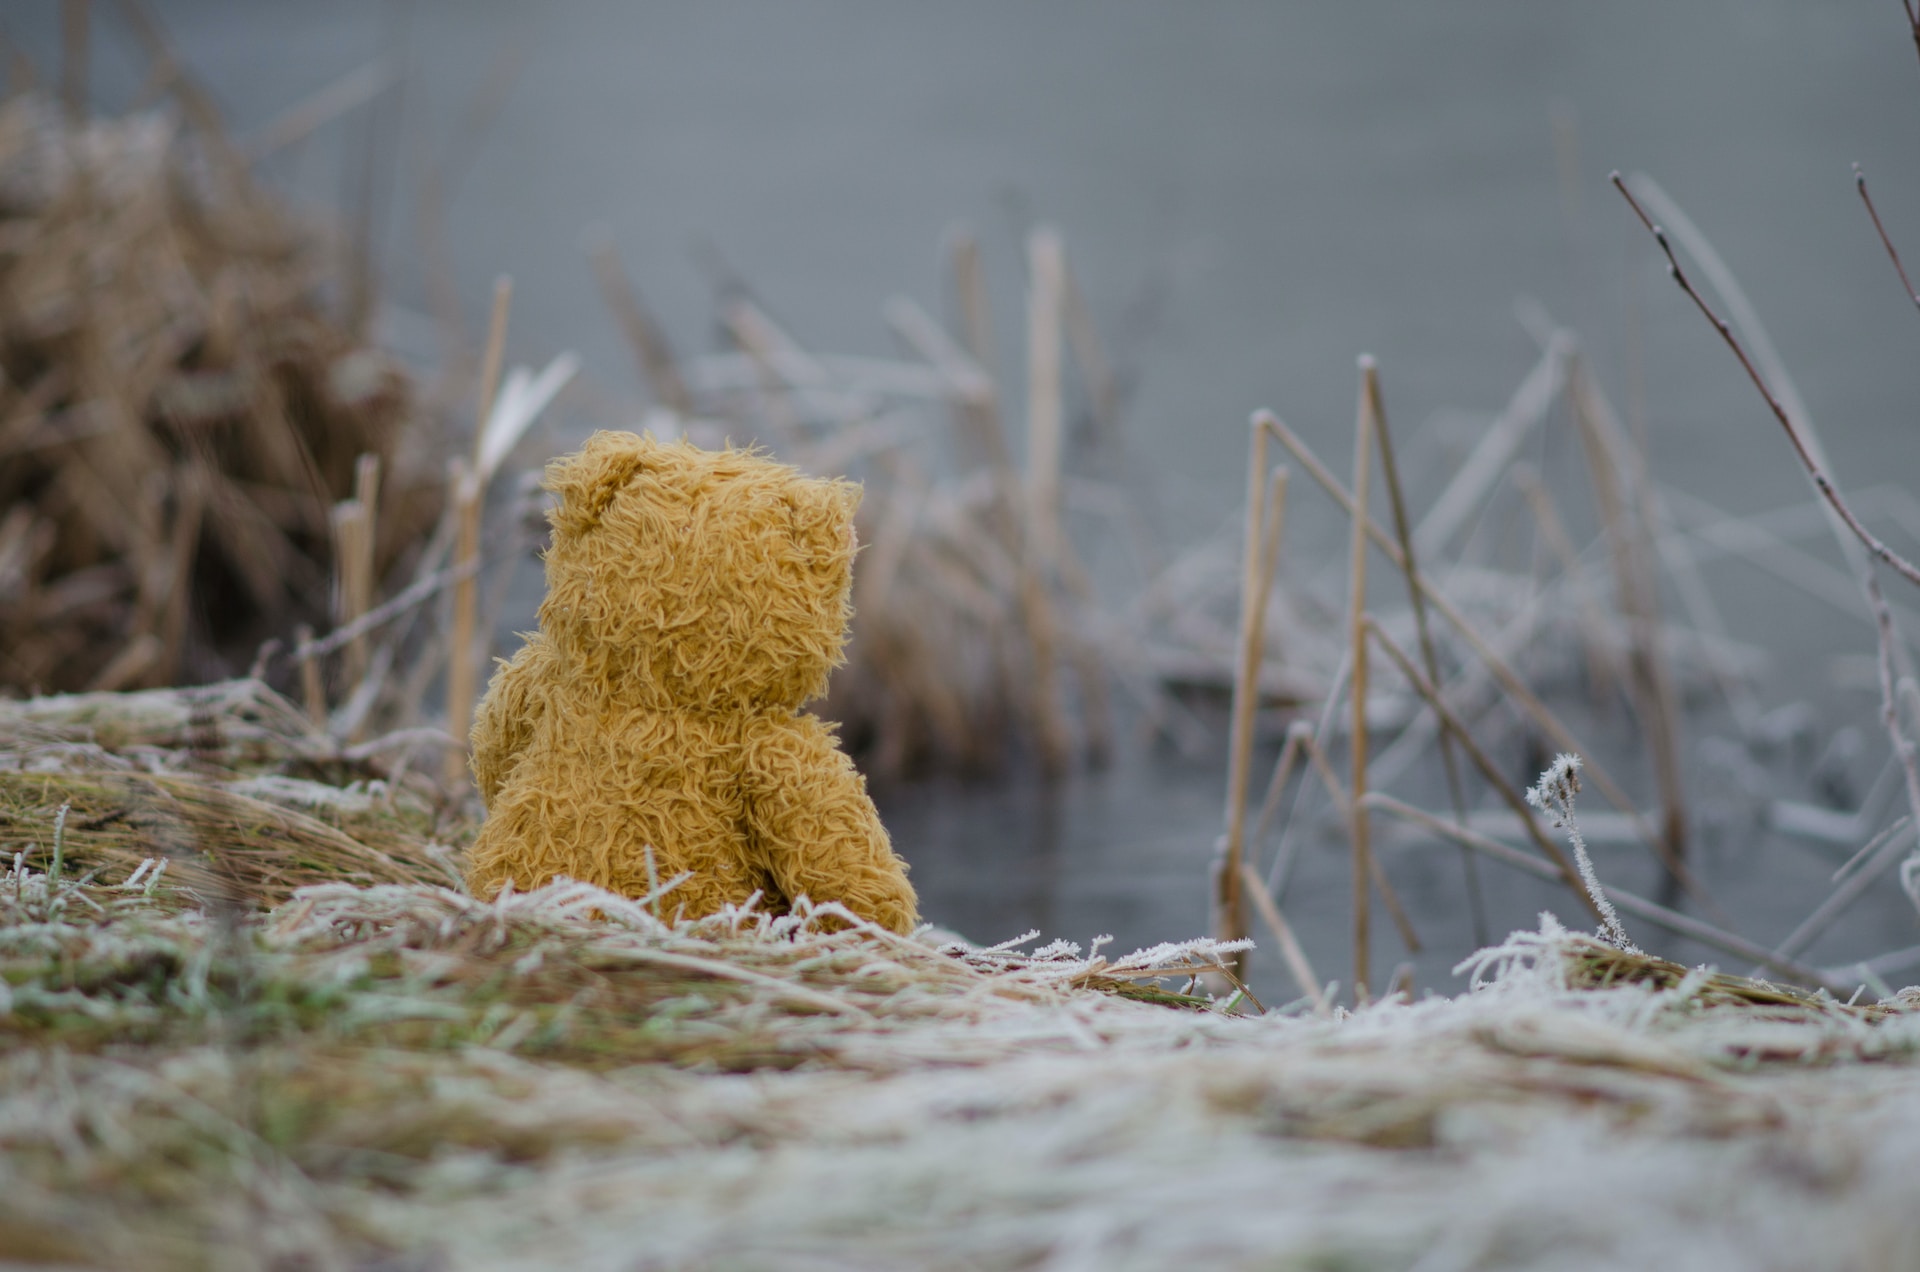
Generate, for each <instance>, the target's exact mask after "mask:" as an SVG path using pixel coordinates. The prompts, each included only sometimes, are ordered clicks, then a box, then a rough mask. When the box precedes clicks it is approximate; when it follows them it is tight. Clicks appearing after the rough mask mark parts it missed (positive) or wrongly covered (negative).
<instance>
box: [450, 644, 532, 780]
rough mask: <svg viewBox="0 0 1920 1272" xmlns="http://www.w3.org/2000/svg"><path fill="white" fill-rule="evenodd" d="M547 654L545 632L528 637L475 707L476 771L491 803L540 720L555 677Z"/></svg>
mask: <svg viewBox="0 0 1920 1272" xmlns="http://www.w3.org/2000/svg"><path fill="white" fill-rule="evenodd" d="M548 653H549V651H548V650H547V647H546V641H545V639H544V638H543V637H540V636H534V637H531V638H529V639H528V641H527V643H526V644H524V645H522V646H521V647H520V652H519V653H517V654H515V655H514V656H513V660H512V661H511V662H505V663H502V664H500V669H499V670H498V671H496V672H494V673H493V681H492V683H490V684H488V685H487V695H486V697H484V698H482V699H481V700H480V706H479V707H478V709H476V710H475V712H474V716H473V729H472V731H471V732H470V733H469V734H468V735H467V738H468V741H469V742H470V743H471V745H472V747H473V775H474V777H475V778H477V779H478V780H479V783H480V798H481V799H482V800H484V801H485V802H486V803H487V805H488V806H489V807H491V806H492V804H493V797H494V796H495V795H497V794H499V791H500V788H501V786H503V785H505V784H506V780H507V775H508V774H510V773H512V772H513V766H514V764H515V762H516V761H518V760H519V758H520V752H521V751H523V750H525V749H526V746H527V743H528V742H530V741H531V740H532V739H533V732H534V729H535V727H536V726H537V725H538V724H539V722H540V713H541V712H542V710H544V708H545V706H546V696H545V695H544V694H542V693H540V692H539V690H540V688H541V686H542V685H543V683H545V682H546V681H547V680H548V679H550V678H551V676H552V669H551V666H550V662H551V660H550V658H549V657H548Z"/></svg>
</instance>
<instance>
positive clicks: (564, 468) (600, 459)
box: [542, 433, 647, 535]
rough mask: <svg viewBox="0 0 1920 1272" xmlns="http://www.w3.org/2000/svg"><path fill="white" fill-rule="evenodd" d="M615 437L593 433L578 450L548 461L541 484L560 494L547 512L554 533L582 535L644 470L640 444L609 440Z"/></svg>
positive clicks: (592, 526) (615, 437)
mask: <svg viewBox="0 0 1920 1272" xmlns="http://www.w3.org/2000/svg"><path fill="white" fill-rule="evenodd" d="M618 437H619V435H618V434H610V433H596V434H595V435H594V436H593V437H592V438H591V439H589V441H588V442H587V444H586V446H585V447H583V448H582V449H581V450H580V451H579V453H578V454H574V455H566V456H563V457H562V458H560V459H556V460H554V461H553V462H552V463H551V464H549V465H547V471H546V478H545V480H544V481H543V482H542V484H543V485H544V486H545V487H546V488H547V489H548V490H550V491H552V492H553V493H554V494H556V495H558V496H559V497H560V502H559V504H558V505H557V506H556V507H555V508H554V509H553V511H552V512H551V513H550V514H549V516H548V519H549V520H550V521H551V522H552V525H553V529H554V532H555V533H556V534H564V535H581V534H585V533H586V532H587V531H589V530H591V529H593V528H594V527H595V526H597V525H599V524H600V519H601V518H602V517H603V516H605V515H606V511H607V508H608V507H609V506H611V505H612V503H613V501H614V498H615V496H617V495H618V494H619V493H620V492H621V491H622V490H624V489H625V488H626V487H627V485H628V484H629V483H630V482H632V481H633V479H634V478H635V477H637V476H639V475H640V474H641V473H643V472H645V471H646V467H647V464H646V458H645V456H644V455H643V454H642V453H641V448H640V447H638V446H634V445H625V446H616V445H614V444H613V441H611V440H608V439H618ZM629 440H632V439H629Z"/></svg>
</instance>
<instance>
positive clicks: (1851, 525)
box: [1608, 172, 1920, 587]
mask: <svg viewBox="0 0 1920 1272" xmlns="http://www.w3.org/2000/svg"><path fill="white" fill-rule="evenodd" d="M1608 180H1610V181H1612V182H1613V187H1614V189H1616V190H1618V191H1619V192H1620V194H1621V197H1623V198H1625V199H1626V201H1627V205H1628V206H1629V207H1631V208H1632V209H1633V213H1634V215H1635V216H1637V217H1639V218H1640V223H1641V224H1642V225H1644V226H1646V228H1647V231H1648V232H1649V233H1651V234H1652V235H1653V240H1654V242H1656V243H1658V244H1659V245H1660V251H1661V252H1662V253H1663V254H1664V255H1665V256H1666V258H1667V273H1668V274H1669V275H1670V276H1671V277H1672V278H1673V281H1674V282H1675V283H1677V284H1679V286H1680V290H1681V291H1683V292H1685V293H1686V294H1687V298H1688V299H1689V300H1691V301H1692V302H1693V304H1694V307H1695V308H1697V309H1698V310H1699V311H1700V312H1701V314H1702V315H1703V316H1704V317H1705V318H1706V320H1707V321H1708V322H1710V323H1712V324H1713V329H1714V330H1715V331H1717V332H1719V333H1720V339H1721V340H1722V341H1723V342H1724V343H1725V344H1726V346H1727V348H1729V349H1731V350H1732V351H1733V356H1734V357H1735V358H1737V359H1739V361H1740V366H1741V369H1742V370H1744V371H1745V372H1746V373H1747V378H1748V379H1749V380H1751V381H1753V387H1754V388H1755V389H1757V390H1759V392H1760V396H1761V397H1762V398H1763V399H1765V401H1766V404H1767V409H1768V410H1770V411H1772V412H1773V418H1774V419H1776V420H1778V421H1779V423H1780V427H1781V428H1782V429H1783V430H1785V432H1786V434H1787V440H1788V441H1789V442H1791V443H1792V444H1793V453H1794V455H1795V456H1796V457H1798V458H1799V460H1800V466H1801V467H1802V468H1804V469H1805V470H1806V473H1807V476H1808V478H1809V479H1810V480H1811V481H1812V482H1813V487H1814V489H1815V490H1817V491H1819V492H1820V497H1821V498H1822V499H1824V500H1826V502H1827V505H1828V506H1829V507H1831V508H1832V509H1833V511H1834V512H1835V513H1836V514H1837V515H1838V516H1839V518H1840V520H1841V521H1843V522H1844V523H1846V527H1847V529H1848V530H1850V531H1852V532H1853V536H1854V537H1855V538H1856V539H1858V540H1859V541H1860V543H1861V545H1862V546H1864V547H1865V548H1866V549H1867V551H1868V552H1870V553H1872V554H1873V555H1874V556H1875V557H1877V558H1878V559H1879V560H1880V561H1882V562H1884V563H1885V564H1886V565H1888V566H1889V567H1891V568H1892V570H1893V571H1894V573H1896V574H1898V575H1900V577H1901V578H1904V579H1905V580H1907V582H1909V583H1911V584H1913V585H1914V586H1915V587H1920V565H1915V564H1914V563H1913V562H1911V561H1909V560H1907V559H1906V558H1905V557H1903V556H1901V555H1900V554H1899V553H1898V552H1895V551H1894V550H1893V549H1892V548H1890V547H1888V546H1887V545H1886V544H1884V543H1882V542H1881V541H1880V539H1879V538H1878V537H1877V536H1876V535H1875V534H1874V533H1873V532H1872V531H1871V530H1869V529H1867V527H1866V526H1865V525H1863V524H1862V523H1861V521H1860V518H1859V517H1857V516H1855V515H1854V511H1853V509H1852V508H1851V507H1849V506H1848V505H1847V501H1846V500H1845V499H1843V498H1841V497H1840V491H1839V490H1838V489H1837V488H1836V487H1835V486H1834V484H1833V481H1832V479H1831V478H1829V477H1828V476H1827V474H1826V470H1825V469H1823V468H1822V467H1821V466H1820V462H1819V461H1818V460H1817V459H1815V458H1814V455H1813V452H1812V451H1811V450H1810V449H1808V446H1807V442H1806V439H1805V438H1804V437H1802V436H1801V435H1800V429H1799V428H1798V427H1797V426H1796V425H1795V424H1794V422H1793V417H1792V416H1790V415H1788V414H1787V409H1786V407H1784V406H1782V405H1781V404H1780V399H1779V398H1778V397H1777V396H1775V394H1774V392H1773V390H1772V389H1771V388H1769V387H1768V386H1767V382H1766V380H1765V379H1764V378H1763V377H1762V376H1761V374H1760V371H1759V368H1758V367H1756V366H1755V365H1754V363H1753V359H1752V358H1751V357H1749V356H1748V355H1747V350H1746V346H1745V345H1743V344H1741V342H1740V338H1739V337H1738V336H1736V335H1734V334H1733V327H1732V326H1731V325H1730V324H1729V323H1728V322H1727V320H1726V319H1724V318H1722V317H1721V316H1720V315H1719V314H1718V313H1716V312H1714V309H1713V306H1711V305H1709V304H1708V303H1707V301H1706V297H1704V296H1702V295H1701V294H1700V293H1699V291H1698V290H1696V289H1695V287H1694V285H1693V280H1692V279H1690V278H1688V277H1687V272H1686V271H1685V270H1684V269H1682V268H1681V267H1680V258H1679V257H1678V256H1676V255H1675V254H1674V251H1673V244H1672V243H1671V242H1669V241H1668V239H1667V232H1666V231H1665V230H1663V229H1661V228H1660V227H1659V226H1658V225H1656V224H1654V222H1653V218H1652V217H1650V216H1648V215H1647V211H1646V209H1645V208H1643V207H1641V206H1640V201H1639V200H1638V199H1636V198H1634V197H1633V192H1632V191H1631V190H1629V189H1627V183H1626V182H1625V181H1623V180H1622V179H1621V177H1620V174H1619V173H1618V172H1615V173H1613V174H1611V175H1610V176H1609V177H1608Z"/></svg>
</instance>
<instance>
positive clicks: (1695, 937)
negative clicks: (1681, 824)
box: [1367, 791, 1852, 994]
mask: <svg viewBox="0 0 1920 1272" xmlns="http://www.w3.org/2000/svg"><path fill="white" fill-rule="evenodd" d="M1367 803H1368V804H1369V805H1370V806H1372V807H1373V808H1377V809H1379V810H1380V811H1381V812H1383V813H1391V814H1392V815H1393V816H1395V817H1398V818H1400V819H1402V820H1403V821H1408V822H1411V823H1413V824H1414V825H1417V826H1420V827H1422V828H1424V829H1426V830H1429V831H1431V832H1433V833H1434V834H1436V835H1439V836H1440V837H1442V838H1444V839H1449V840H1452V841H1453V842H1454V843H1457V844H1460V845H1462V846H1463V847H1466V848H1470V849H1472V850H1473V851H1474V852H1477V853H1480V854H1482V855H1484V856H1487V857H1490V858H1492V859H1493V860H1495V861H1498V862H1501V863H1502V864H1504V865H1508V866H1512V867H1513V868H1514V869H1516V870H1520V871H1523V872H1524V873H1526V874H1530V875H1532V876H1534V877H1535V878H1537V879H1541V880H1545V881H1549V882H1562V883H1564V882H1565V878H1564V877H1563V875H1562V874H1561V872H1560V871H1559V870H1557V869H1555V868H1554V866H1553V865H1552V864H1551V863H1549V862H1545V861H1542V860H1540V859H1539V858H1538V857H1534V856H1532V855H1530V854H1528V853H1525V852H1522V851H1521V850H1520V849H1518V848H1515V847H1513V846H1512V845H1511V844H1503V843H1501V842H1500V841H1499V840H1497V839H1494V838H1493V837H1491V836H1489V835H1483V834H1481V833H1480V832H1479V831H1476V830H1472V829H1469V828H1467V827H1465V826H1455V825H1453V824H1452V823H1450V822H1448V821H1447V820H1446V819H1445V818H1442V817H1436V816H1434V815H1433V814H1432V813H1430V812H1428V811H1426V810H1425V809H1424V808H1416V807H1414V806H1413V805H1411V804H1408V803H1406V802H1404V801H1402V800H1398V799H1395V798H1394V797H1393V796H1391V795H1388V794H1386V793H1385V792H1384V791H1376V792H1374V793H1373V794H1370V795H1368V796H1367ZM1575 891H1576V892H1577V893H1579V894H1580V895H1582V896H1584V895H1585V892H1584V890H1583V889H1575ZM1607 895H1608V897H1610V898H1611V899H1612V901H1613V903H1614V905H1615V906H1617V907H1618V908H1620V909H1622V910H1625V911H1626V912H1627V913H1628V914H1631V915H1633V916H1634V917H1636V918H1640V919H1645V920H1646V921H1647V922H1649V923H1652V924H1654V925H1655V926H1656V927H1661V928H1664V929H1666V930H1667V931H1669V932H1671V933H1673V934H1674V935H1675V936H1680V937H1685V938H1686V939H1688V940H1691V941H1698V942H1699V943H1700V944H1702V945H1706V946H1710V947H1712V948H1714V949H1717V950H1720V951H1721V952H1723V953H1726V954H1731V955H1733V956H1734V957H1735V958H1739V959H1745V960H1748V961H1751V962H1754V963H1758V964H1760V965H1761V966H1763V967H1766V968H1769V969H1771V970H1773V971H1775V972H1778V973H1780V974H1782V975H1784V976H1788V977H1791V978H1793V979H1794V980H1796V981H1799V982H1801V983H1802V984H1807V985H1813V986H1817V987H1823V988H1825V989H1827V990H1828V991H1830V992H1833V993H1839V994H1846V993H1848V992H1850V991H1851V988H1852V987H1851V986H1847V985H1843V984H1841V983H1840V982H1838V981H1836V980H1833V979H1831V978H1830V977H1828V976H1827V975H1825V974H1824V973H1822V972H1821V971H1819V970H1818V969H1817V968H1814V967H1810V966H1808V965H1807V964H1805V963H1801V962H1798V961H1796V960H1794V959H1791V958H1784V957H1782V956H1781V955H1779V954H1777V953H1775V952H1774V951H1772V950H1769V949H1767V948H1766V947H1764V946H1762V945H1757V944H1755V943H1754V942H1752V941H1749V940H1747V939H1745V938H1744V937H1740V936H1735V935H1734V934H1732V933H1731V932H1726V931H1723V930H1721V929H1720V928H1717V927H1715V926H1713V925H1712V924H1711V923H1707V922H1704V921H1702V920H1700V919H1696V918H1694V917H1693V916H1691V915H1687V914H1681V913H1679V912H1678V911H1675V910H1670V909H1668V908H1667V907H1666V906H1663V905H1660V904H1658V903H1656V902H1653V901H1649V900H1647V899H1646V898H1644V897H1641V896H1638V895H1636V894H1635V893H1632V892H1623V891H1621V890H1620V889H1618V888H1609V889H1608V890H1607Z"/></svg>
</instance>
